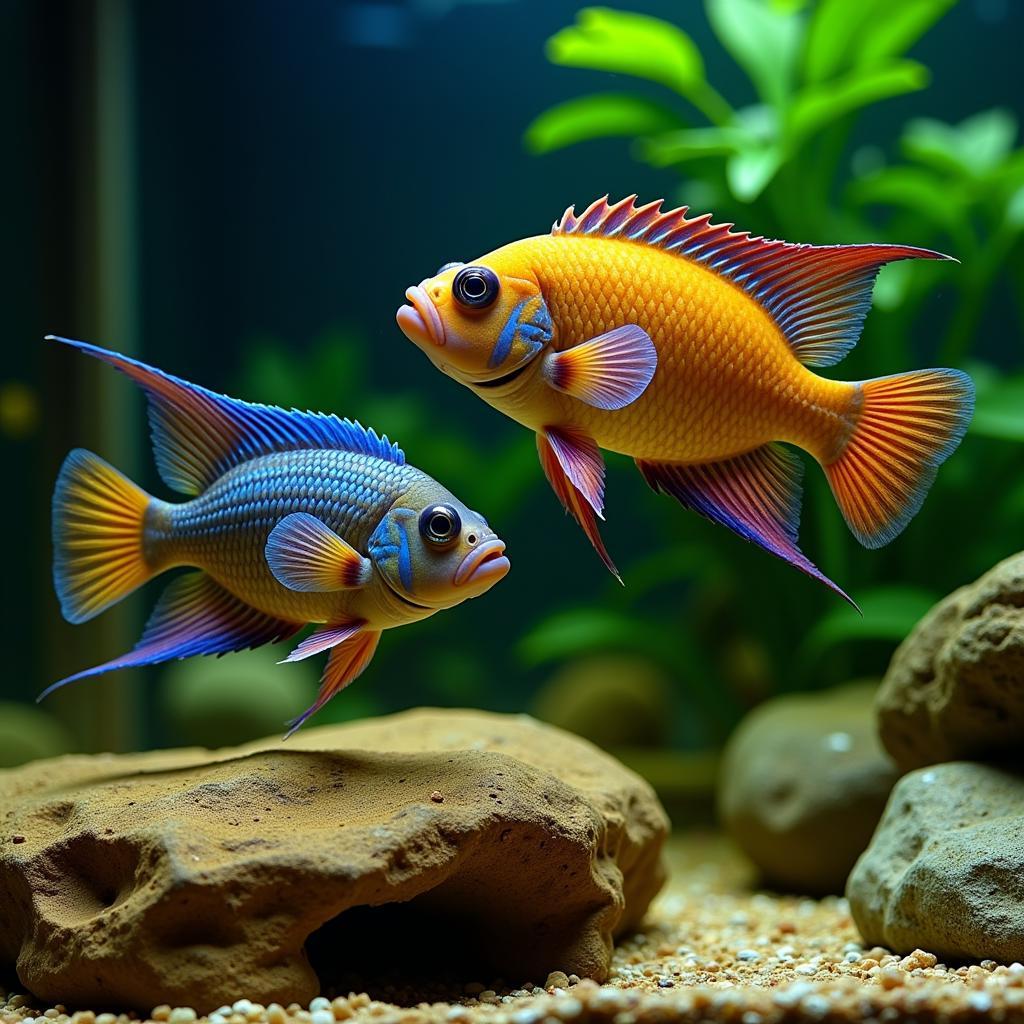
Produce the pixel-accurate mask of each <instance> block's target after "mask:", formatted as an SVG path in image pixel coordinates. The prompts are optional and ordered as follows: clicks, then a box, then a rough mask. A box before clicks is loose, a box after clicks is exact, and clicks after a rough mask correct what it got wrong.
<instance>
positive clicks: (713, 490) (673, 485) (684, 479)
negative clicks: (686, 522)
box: [636, 444, 857, 608]
mask: <svg viewBox="0 0 1024 1024" xmlns="http://www.w3.org/2000/svg"><path fill="white" fill-rule="evenodd" d="M636 464H637V467H638V468H639V469H640V472H641V473H642V474H643V477H644V479H645V480H646V481H647V483H648V484H649V485H650V486H651V487H652V488H654V490H656V491H660V492H662V493H663V494H669V495H671V496H672V497H673V498H675V499H676V501H678V502H679V503H680V504H681V505H682V506H683V507H684V508H688V509H692V510H693V511H694V512H697V513H699V514H700V515H702V516H704V518H705V519H710V520H711V521H712V522H713V523H718V524H720V525H721V526H726V527H728V528H729V529H730V530H732V531H733V532H734V533H738V534H739V535H740V536H741V537H742V538H743V539H744V540H748V541H750V543H751V544H756V545H757V546H758V547H760V548H764V550H765V551H768V552H770V553H771V554H773V555H775V556H776V557H777V558H781V559H782V560H783V561H785V562H789V564H790V565H792V566H794V567H795V568H797V569H799V570H800V571H801V572H803V573H806V574H807V575H808V576H810V577H812V578H813V579H816V580H819V581H820V582H822V583H824V584H825V586H826V587H828V588H829V589H830V590H833V591H835V592H836V593H837V594H838V595H839V596H840V597H841V598H843V600H845V601H849V602H850V604H852V605H853V606H854V608H856V607H857V606H856V605H855V604H854V602H853V601H852V600H851V599H850V598H849V597H848V596H847V595H846V594H845V593H844V592H843V591H842V590H841V589H840V588H839V587H838V586H836V584H835V583H833V582H832V581H831V580H830V579H829V578H828V577H827V576H826V575H825V574H824V573H823V572H822V571H821V570H820V569H819V568H818V567H817V566H816V565H815V564H814V563H813V562H812V561H811V560H810V559H809V558H808V557H807V556H806V555H805V554H804V553H803V552H802V551H801V550H800V548H799V547H798V546H797V532H798V529H799V526H800V497H801V486H800V478H801V476H802V474H803V463H801V461H800V459H799V458H798V457H797V456H796V455H795V454H794V453H793V452H790V451H788V450H787V449H786V448H783V446H782V445H780V444H766V445H764V446H763V447H761V448H755V449H754V451H752V452H747V453H746V454H744V455H738V456H736V457H735V458H733V459H729V460H727V461H725V462H709V463H699V464H695V465H682V464H679V463H667V462H666V463H662V462H647V461H645V460H643V459H637V463H636Z"/></svg>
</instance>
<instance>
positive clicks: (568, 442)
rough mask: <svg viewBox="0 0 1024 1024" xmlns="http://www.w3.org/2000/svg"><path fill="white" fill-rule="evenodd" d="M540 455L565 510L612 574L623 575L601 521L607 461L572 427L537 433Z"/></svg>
mask: <svg viewBox="0 0 1024 1024" xmlns="http://www.w3.org/2000/svg"><path fill="white" fill-rule="evenodd" d="M537 452H538V454H539V455H540V464H541V466H542V467H543V469H544V475H545V476H546V477H547V478H548V483H550V484H551V488H552V490H553V491H554V492H555V494H556V495H558V500H559V501H560V502H561V503H562V505H563V506H564V507H565V510H566V511H567V512H568V513H569V514H570V515H571V516H572V517H573V519H575V520H576V522H577V523H579V525H580V526H581V527H582V529H583V532H584V533H585V534H586V535H587V539H588V540H589V541H590V543H591V544H593V546H594V550H595V551H596V552H597V553H598V555H600V557H601V561H602V562H604V564H605V566H606V567H607V568H608V571H609V572H611V574H612V575H613V576H614V577H615V578H616V579H617V580H618V581H619V582H620V583H621V582H622V576H621V575H620V574H619V570H618V569H617V568H616V567H615V563H614V562H613V561H612V559H611V556H610V555H609V554H608V550H607V548H606V547H605V546H604V541H603V540H602V539H601V532H600V530H599V529H598V525H597V520H598V519H599V518H601V519H603V518H604V516H603V514H602V512H603V509H604V459H603V458H602V457H601V449H600V448H598V446H597V443H596V442H595V441H594V439H593V438H592V437H590V436H589V435H588V434H585V433H583V432H582V431H580V430H575V429H573V428H571V427H545V428H544V430H542V431H540V432H538V434H537Z"/></svg>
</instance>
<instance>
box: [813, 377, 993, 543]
mask: <svg viewBox="0 0 1024 1024" xmlns="http://www.w3.org/2000/svg"><path fill="white" fill-rule="evenodd" d="M857 387H858V392H857V393H858V396H859V400H860V403H861V407H860V410H859V412H858V413H857V418H856V422H855V425H854V428H853V432H852V434H851V435H850V437H849V439H848V440H847V442H846V444H845V445H844V446H843V448H842V450H841V452H840V453H839V456H838V458H836V459H835V460H834V461H833V462H830V463H828V464H827V465H825V466H824V469H825V474H826V476H827V477H828V482H829V484H830V485H831V487H832V493H833V494H834V495H835V498H836V501H837V502H838V503H839V508H840V509H841V510H842V513H843V517H844V518H845V519H846V523H847V525H848V526H849V527H850V530H851V531H852V532H853V535H854V536H855V537H856V538H857V539H858V540H859V541H860V542H861V544H863V545H864V546H865V547H868V548H880V547H882V546H883V545H885V544H888V543H889V542H890V541H891V540H893V539H894V538H895V537H897V536H898V535H899V534H900V533H901V532H902V530H903V529H904V527H905V526H906V525H907V523H909V522H910V520H911V519H913V518H914V516H915V515H916V513H917V511H918V509H919V508H920V507H921V505H922V503H923V502H924V498H925V495H926V494H927V493H928V488H929V487H931V485H932V481H933V480H934V479H935V474H936V472H937V471H938V468H939V466H941V465H942V463H943V462H945V460H946V459H947V458H948V457H949V456H950V455H951V454H952V453H953V451H954V450H955V449H956V447H957V445H958V444H959V443H960V440H961V438H963V436H964V433H965V432H966V430H967V425H968V424H969V423H970V421H971V414H972V413H973V411H974V384H973V382H972V381H971V378H970V377H968V376H967V374H965V373H962V372H961V371H960V370H917V371H914V372H912V373H900V374H896V375H895V376H892V377H879V378H877V379H875V380H868V381H864V382H862V383H861V384H859V385H858V386H857Z"/></svg>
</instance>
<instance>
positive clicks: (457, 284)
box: [452, 267, 501, 309]
mask: <svg viewBox="0 0 1024 1024" xmlns="http://www.w3.org/2000/svg"><path fill="white" fill-rule="evenodd" d="M500 289H501V284H500V283H499V281H498V275H497V274H495V272H494V271H493V270H491V268H490V267H465V268H463V269H462V270H460V271H459V272H458V273H457V274H456V275H455V280H454V281H452V295H454V296H455V301H456V302H457V303H458V304H459V305H460V306H466V307H467V308H468V309H486V308H487V307H488V306H491V305H493V304H494V300H495V299H496V298H497V297H498V291H499V290H500Z"/></svg>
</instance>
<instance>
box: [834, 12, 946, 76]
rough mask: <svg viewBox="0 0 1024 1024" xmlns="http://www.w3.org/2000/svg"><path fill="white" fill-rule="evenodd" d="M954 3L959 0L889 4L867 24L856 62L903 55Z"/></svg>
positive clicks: (867, 61)
mask: <svg viewBox="0 0 1024 1024" xmlns="http://www.w3.org/2000/svg"><path fill="white" fill-rule="evenodd" d="M955 3H956V0H899V3H895V4H893V3H889V4H886V7H885V13H884V15H882V16H876V17H874V18H871V19H870V20H869V21H867V22H866V23H865V25H864V29H863V30H862V32H861V34H860V41H859V46H857V48H856V52H855V55H854V63H855V64H856V65H857V66H858V67H866V66H869V65H871V64H878V63H881V62H882V61H884V60H887V59H888V58H891V57H899V56H901V55H902V54H904V53H906V52H907V50H909V49H910V48H911V47H912V46H913V45H914V43H916V42H917V41H918V40H919V39H920V38H921V37H922V36H923V35H924V34H925V33H926V32H927V31H928V29H930V28H931V27H932V25H934V24H935V23H936V22H937V21H939V20H940V19H941V18H942V17H944V16H945V14H946V13H947V12H948V11H949V9H950V8H951V7H953V6H954V4H955Z"/></svg>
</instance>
